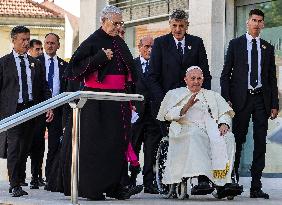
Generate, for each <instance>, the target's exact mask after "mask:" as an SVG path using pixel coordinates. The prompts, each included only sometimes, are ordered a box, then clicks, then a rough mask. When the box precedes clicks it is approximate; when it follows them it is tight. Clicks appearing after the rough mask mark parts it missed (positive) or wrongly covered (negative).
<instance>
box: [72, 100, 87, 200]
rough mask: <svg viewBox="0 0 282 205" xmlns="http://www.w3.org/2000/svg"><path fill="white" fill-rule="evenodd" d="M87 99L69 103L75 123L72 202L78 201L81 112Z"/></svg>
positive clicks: (73, 125) (73, 126) (73, 134)
mask: <svg viewBox="0 0 282 205" xmlns="http://www.w3.org/2000/svg"><path fill="white" fill-rule="evenodd" d="M86 101H87V99H85V98H84V99H80V100H79V102H78V103H77V104H76V103H75V102H71V103H69V105H70V106H71V108H72V112H73V113H72V116H73V124H72V162H71V203H72V204H73V205H79V203H78V183H79V142H80V112H81V108H82V107H83V106H84V104H85V103H86Z"/></svg>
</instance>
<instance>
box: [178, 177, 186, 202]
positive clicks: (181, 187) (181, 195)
mask: <svg viewBox="0 0 282 205" xmlns="http://www.w3.org/2000/svg"><path fill="white" fill-rule="evenodd" d="M176 196H177V198H178V199H181V200H183V199H187V198H189V195H188V194H187V180H183V181H182V182H180V183H179V184H177V186H176Z"/></svg>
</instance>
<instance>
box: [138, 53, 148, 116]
mask: <svg viewBox="0 0 282 205" xmlns="http://www.w3.org/2000/svg"><path fill="white" fill-rule="evenodd" d="M134 63H135V68H136V71H137V77H138V80H137V81H136V83H135V92H136V93H137V94H140V95H143V96H144V101H142V102H135V106H136V112H138V114H139V117H140V119H141V118H142V116H143V114H144V111H145V105H146V104H147V106H148V105H150V101H151V92H150V85H149V80H148V77H145V76H144V74H143V69H142V65H141V61H140V57H138V58H135V59H134ZM149 70H150V68H149Z"/></svg>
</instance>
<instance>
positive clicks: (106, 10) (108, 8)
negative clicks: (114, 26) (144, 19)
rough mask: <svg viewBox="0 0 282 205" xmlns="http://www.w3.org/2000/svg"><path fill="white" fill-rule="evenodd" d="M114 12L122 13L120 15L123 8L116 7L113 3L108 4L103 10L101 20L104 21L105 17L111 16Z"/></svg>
mask: <svg viewBox="0 0 282 205" xmlns="http://www.w3.org/2000/svg"><path fill="white" fill-rule="evenodd" d="M112 14H120V15H122V12H121V9H120V8H118V7H116V6H113V5H108V6H106V7H105V8H103V10H102V11H101V15H100V21H101V22H102V21H103V20H104V19H105V18H109V17H111V15H112Z"/></svg>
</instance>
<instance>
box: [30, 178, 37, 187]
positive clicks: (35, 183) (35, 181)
mask: <svg viewBox="0 0 282 205" xmlns="http://www.w3.org/2000/svg"><path fill="white" fill-rule="evenodd" d="M30 189H39V182H38V180H36V179H34V180H32V181H31V182H30Z"/></svg>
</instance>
